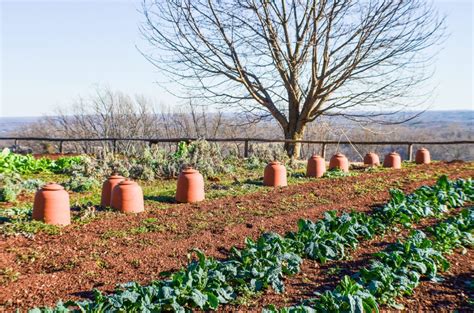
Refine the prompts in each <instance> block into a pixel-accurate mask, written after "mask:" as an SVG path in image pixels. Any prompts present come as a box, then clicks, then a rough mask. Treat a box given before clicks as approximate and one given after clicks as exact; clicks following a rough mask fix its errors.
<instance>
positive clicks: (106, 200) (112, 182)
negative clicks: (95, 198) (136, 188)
mask: <svg viewBox="0 0 474 313" xmlns="http://www.w3.org/2000/svg"><path fill="white" fill-rule="evenodd" d="M124 180H125V178H124V177H123V176H120V175H118V174H112V176H110V177H109V178H107V180H106V181H105V182H104V183H103V184H102V196H101V200H100V205H101V206H103V207H109V206H111V202H112V190H113V189H114V187H115V186H117V185H118V184H119V183H120V182H121V181H124Z"/></svg>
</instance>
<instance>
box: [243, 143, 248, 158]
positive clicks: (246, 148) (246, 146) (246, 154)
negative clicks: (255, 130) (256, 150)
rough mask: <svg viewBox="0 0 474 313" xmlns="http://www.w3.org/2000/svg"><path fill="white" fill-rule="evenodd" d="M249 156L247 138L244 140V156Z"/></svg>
mask: <svg viewBox="0 0 474 313" xmlns="http://www.w3.org/2000/svg"><path fill="white" fill-rule="evenodd" d="M248 157H249V141H248V140H245V141H244V158H248Z"/></svg>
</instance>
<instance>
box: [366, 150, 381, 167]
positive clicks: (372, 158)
mask: <svg viewBox="0 0 474 313" xmlns="http://www.w3.org/2000/svg"><path fill="white" fill-rule="evenodd" d="M364 164H365V165H368V166H379V165H380V159H379V156H378V155H377V154H376V153H374V152H369V153H367V154H366V155H365V157H364Z"/></svg>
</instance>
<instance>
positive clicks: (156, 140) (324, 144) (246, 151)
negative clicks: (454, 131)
mask: <svg viewBox="0 0 474 313" xmlns="http://www.w3.org/2000/svg"><path fill="white" fill-rule="evenodd" d="M198 139H199V138H191V137H190V138H44V137H0V141H1V140H13V141H14V142H15V145H18V142H19V141H51V142H59V152H60V153H63V143H65V142H81V141H89V142H104V141H105V142H111V143H112V146H113V148H114V151H115V150H116V147H117V142H118V141H141V142H146V143H148V145H153V144H158V143H177V142H181V141H186V142H190V141H194V140H198ZM206 140H207V141H209V142H240V143H244V157H248V155H249V143H250V142H263V143H302V144H320V145H322V147H321V154H322V156H323V157H325V155H326V148H327V146H328V145H397V146H403V145H406V146H407V147H408V150H407V159H408V160H410V161H411V160H412V155H413V145H426V146H428V145H462V144H474V140H457V141H348V140H345V141H343V140H341V141H337V140H292V139H265V138H206Z"/></svg>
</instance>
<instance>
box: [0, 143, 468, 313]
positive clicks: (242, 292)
mask: <svg viewBox="0 0 474 313" xmlns="http://www.w3.org/2000/svg"><path fill="white" fill-rule="evenodd" d="M276 158H280V159H282V161H286V168H287V171H288V172H287V176H288V187H275V188H271V187H265V186H263V185H262V183H261V181H262V175H263V168H264V166H265V164H266V163H267V162H268V161H270V160H272V159H276ZM183 164H191V165H193V166H194V167H195V168H197V169H199V170H200V171H201V173H203V175H204V176H205V191H206V200H205V201H203V202H199V203H183V204H177V203H175V202H174V200H173V196H174V191H175V188H176V180H175V179H174V177H175V176H176V175H177V173H178V172H179V168H180V167H181V166H182V165H183ZM305 165H306V164H305V163H304V162H298V161H297V162H291V161H289V160H286V159H284V157H283V156H282V155H281V154H278V152H275V151H262V152H261V153H260V154H258V153H257V154H256V155H255V156H253V157H252V158H248V159H239V158H237V157H233V156H232V155H230V156H227V157H222V156H221V155H220V153H219V151H218V149H217V148H216V147H214V146H212V145H209V144H208V143H206V142H197V143H192V144H191V145H185V144H183V145H181V146H180V148H179V149H178V150H177V151H176V153H174V154H171V155H166V154H164V153H163V152H162V151H157V150H145V152H143V153H137V156H135V157H133V158H132V157H124V156H122V157H120V156H111V155H104V156H100V157H91V156H86V155H83V156H73V157H69V156H64V157H60V158H58V159H56V160H51V159H49V158H47V157H44V158H39V159H35V158H33V157H32V156H21V155H16V154H13V153H10V152H9V151H4V152H3V153H2V157H1V158H0V175H2V176H1V177H0V184H1V185H0V201H2V202H0V206H1V209H0V218H1V224H0V234H1V236H2V239H1V243H0V244H1V247H2V250H1V257H0V271H1V272H0V283H1V284H0V308H1V309H3V310H5V311H13V310H15V309H21V310H24V311H27V310H30V311H31V312H69V311H77V312H161V311H177V312H186V311H194V310H205V311H207V310H218V311H264V312H313V311H314V312H376V311H379V310H382V309H386V308H392V309H403V308H406V309H410V310H411V309H415V310H432V309H434V308H435V307H436V303H434V302H433V303H431V302H429V301H427V302H426V301H425V302H423V301H421V300H420V301H418V300H417V299H419V298H420V299H421V298H423V297H428V298H430V299H431V298H435V297H438V298H442V299H443V300H445V302H444V304H445V308H447V309H461V310H462V309H464V310H469V308H472V307H471V305H472V302H473V301H474V299H473V290H472V286H473V285H474V281H473V280H472V259H473V258H472V248H473V247H474V237H473V231H474V209H473V208H472V207H471V206H470V205H471V204H472V202H473V201H474V187H473V184H472V181H471V177H472V175H473V173H474V167H473V164H472V163H469V162H468V163H463V162H451V163H447V162H434V163H431V164H426V165H415V164H414V163H411V162H403V165H402V168H401V169H398V170H394V169H385V168H381V167H365V166H362V165H358V164H352V165H351V169H350V171H349V173H345V172H342V171H338V170H335V171H328V172H326V173H325V174H324V176H323V177H321V178H307V177H305V174H304V173H305ZM111 171H116V172H119V173H121V174H122V175H124V176H127V177H131V178H133V179H135V180H137V181H138V182H139V184H140V185H141V186H142V188H143V193H144V200H145V212H143V213H139V214H120V213H119V212H117V211H116V210H114V209H111V208H109V207H101V206H99V205H98V204H99V203H100V185H101V182H102V181H103V180H104V178H105V177H106V175H108V174H110V172H111ZM53 180H54V181H56V182H59V183H61V184H63V185H64V186H65V187H66V189H67V190H68V192H69V194H70V198H71V216H72V223H71V225H69V226H66V227H60V226H56V225H48V224H45V223H43V222H41V221H37V220H33V219H32V203H33V201H32V200H33V196H34V191H35V190H36V189H37V188H39V187H40V186H42V185H43V184H44V182H47V181H53ZM369 247H370V248H369ZM362 256H364V258H362ZM359 259H360V260H361V261H360V262H359V263H357V262H355V261H357V260H359ZM353 261H354V263H351V262H353ZM323 272H324V273H323ZM451 273H455V275H458V276H459V277H456V276H450V275H454V274H451ZM469 276H471V278H469ZM318 277H319V278H321V277H328V279H330V280H331V281H332V282H331V283H330V284H326V285H324V284H320V283H318V279H319V278H318ZM448 278H449V279H448ZM452 280H454V281H455V282H457V283H456V284H451V285H448V283H449V282H450V281H452ZM302 282H303V283H302ZM429 286H439V288H441V287H442V288H444V289H443V290H445V291H446V295H445V296H443V295H439V294H436V289H433V295H430V294H422V293H420V292H419V290H420V288H423V290H424V291H426V290H429V288H430V287H429ZM449 288H451V289H456V290H457V292H458V294H457V296H456V297H455V298H453V299H452V298H449V296H450V295H449V292H447V290H451V289H449ZM410 299H411V300H410ZM410 301H411V302H410Z"/></svg>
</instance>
